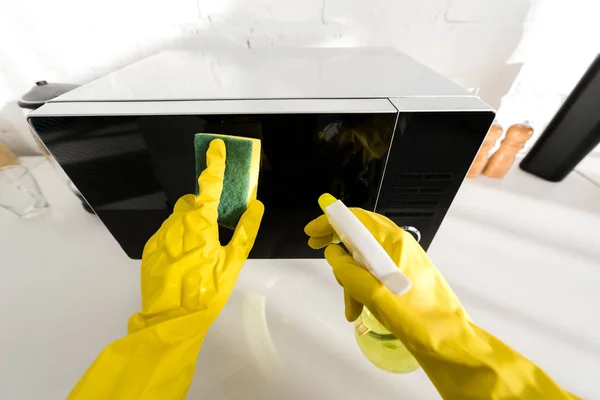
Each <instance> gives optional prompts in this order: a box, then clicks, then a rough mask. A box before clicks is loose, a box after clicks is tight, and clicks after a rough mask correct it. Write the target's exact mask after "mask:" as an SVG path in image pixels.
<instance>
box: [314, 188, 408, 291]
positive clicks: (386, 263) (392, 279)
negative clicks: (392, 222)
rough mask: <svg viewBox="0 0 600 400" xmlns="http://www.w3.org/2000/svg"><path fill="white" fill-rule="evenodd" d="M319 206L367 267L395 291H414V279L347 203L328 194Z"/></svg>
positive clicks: (343, 240)
mask: <svg viewBox="0 0 600 400" xmlns="http://www.w3.org/2000/svg"><path fill="white" fill-rule="evenodd" d="M319 205H320V206H321V209H323V212H324V213H325V215H327V219H328V220H329V224H330V225H331V227H332V228H333V230H334V231H335V233H336V235H337V236H338V237H339V239H340V241H341V242H342V243H344V245H345V246H346V248H347V249H348V250H349V251H350V254H351V255H352V258H353V259H354V261H356V262H357V263H358V264H360V265H361V266H363V267H365V268H366V269H367V270H368V271H369V272H370V273H371V274H372V275H373V276H374V277H375V278H377V279H378V280H379V281H380V282H381V283H382V284H384V285H385V286H386V287H387V288H388V289H389V290H390V291H391V292H392V293H394V294H397V295H400V294H403V293H406V292H407V291H408V290H410V288H411V286H412V283H411V281H410V279H408V277H407V276H406V275H404V274H403V273H402V272H401V271H400V270H399V269H398V267H397V266H396V264H395V263H394V261H393V260H392V259H391V258H390V256H389V255H388V254H387V253H386V251H385V249H384V248H383V247H381V245H380V244H379V242H377V240H376V239H375V237H373V235H372V234H371V232H369V230H368V229H367V228H366V227H365V226H364V225H363V224H362V222H360V220H359V219H358V218H356V216H355V215H354V214H353V213H352V211H350V210H349V209H348V207H346V206H345V205H344V203H342V202H341V201H340V200H336V199H335V197H333V196H332V195H330V194H324V195H322V196H321V197H320V198H319ZM334 239H335V238H334Z"/></svg>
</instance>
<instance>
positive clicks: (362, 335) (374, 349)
mask: <svg viewBox="0 0 600 400" xmlns="http://www.w3.org/2000/svg"><path fill="white" fill-rule="evenodd" d="M354 334H355V336H356V341H357V343H358V347H359V348H360V350H361V351H362V352H363V354H364V355H365V357H367V359H368V360H369V361H371V363H372V364H373V365H375V366H376V367H378V368H381V369H382V370H384V371H388V372H392V373H395V374H408V373H409V372H413V371H416V370H417V369H419V363H418V362H417V360H416V359H415V358H414V357H413V356H412V354H410V352H409V351H408V350H407V348H406V347H404V345H403V344H402V342H401V341H400V340H399V339H398V338H396V336H394V335H393V334H392V333H390V331H388V330H387V329H386V328H385V327H384V326H383V325H381V324H380V323H379V321H377V319H375V317H374V316H373V314H371V313H370V312H369V310H367V308H366V307H365V308H363V312H362V314H361V315H360V317H358V319H357V320H356V321H355V322H354Z"/></svg>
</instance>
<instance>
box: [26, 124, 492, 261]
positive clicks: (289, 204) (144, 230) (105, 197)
mask: <svg viewBox="0 0 600 400" xmlns="http://www.w3.org/2000/svg"><path fill="white" fill-rule="evenodd" d="M492 119H493V113H492V112H489V113H487V112H420V113H412V112H406V113H396V112H393V113H385V112H381V113H331V114H330V113H306V114H255V115H138V116H136V115H126V116H123V115H121V116H44V117H37V118H32V119H31V124H32V126H33V127H34V129H35V131H36V132H37V134H38V135H39V136H40V138H41V140H42V141H43V143H44V144H45V146H46V147H47V148H48V150H49V151H50V152H51V154H52V155H53V156H54V157H55V158H56V160H57V161H58V163H59V164H60V166H61V167H62V168H63V169H64V171H65V172H66V173H67V175H68V176H69V178H70V179H71V181H72V182H73V183H74V185H75V186H76V187H77V189H78V190H79V191H80V192H81V194H82V195H83V197H84V198H85V201H87V203H88V204H89V205H90V206H91V207H92V209H93V210H94V211H95V212H96V214H97V215H98V216H99V217H100V219H101V220H102V222H103V223H104V224H105V225H106V227H107V228H108V229H109V230H110V232H111V233H112V235H113V236H114V237H115V238H116V239H117V240H118V242H119V243H120V245H121V246H122V247H123V249H124V250H125V252H126V253H127V255H128V256H129V257H131V258H141V255H142V251H143V247H144V244H145V242H146V241H147V240H148V239H149V238H150V236H151V235H152V234H153V233H154V232H155V231H156V230H157V229H158V228H159V227H160V225H161V223H162V222H163V221H164V220H165V219H166V218H167V217H168V216H169V214H170V213H171V211H172V209H173V206H174V204H175V202H176V201H177V199H178V198H179V197H181V196H182V195H185V194H188V193H194V192H195V188H196V174H195V155H194V140H193V138H194V135H195V134H197V133H201V132H206V133H216V134H228V135H236V136H243V137H252V138H258V139H261V166H260V175H259V186H258V198H259V199H260V200H261V201H262V202H263V203H264V204H265V215H264V218H263V222H262V225H261V230H260V232H259V236H258V238H257V240H256V243H255V246H254V248H253V250H252V253H251V254H250V257H253V258H317V257H322V251H315V250H312V249H310V248H309V247H308V245H307V237H306V235H305V234H304V231H303V228H304V226H305V225H306V224H307V223H308V222H309V221H311V220H312V219H314V218H316V217H318V216H319V215H320V214H321V213H322V212H321V210H320V209H319V207H318V204H317V199H318V197H319V196H320V195H321V194H323V193H325V192H328V193H331V194H333V195H334V196H336V197H338V198H340V199H342V200H343V201H344V202H345V203H346V205H348V206H350V207H362V208H364V209H367V210H372V211H373V210H376V211H377V212H380V213H382V214H384V215H387V216H388V217H390V218H391V219H392V220H394V222H396V223H398V224H399V225H401V226H413V227H417V228H418V231H419V236H420V237H419V238H420V239H421V244H422V245H423V247H424V248H427V246H428V245H429V243H430V242H431V240H432V238H433V236H434V234H435V231H436V230H437V228H438V226H439V223H440V222H441V220H442V219H443V217H444V215H445V212H446V210H447V208H448V207H449V205H450V202H451V201H452V199H453V197H454V195H455V193H456V191H457V190H458V187H459V186H460V184H461V182H462V180H463V178H464V175H465V174H466V172H467V170H468V168H469V166H470V163H471V161H472V160H473V158H474V156H475V154H476V152H477V150H478V148H479V146H480V145H481V142H482V140H483V137H484V136H485V133H486V131H487V127H489V124H490V123H491V120H492ZM232 233H233V232H232V231H231V230H228V229H225V228H221V229H220V232H219V235H220V241H221V243H222V244H226V243H227V242H228V241H229V239H230V238H231V235H232ZM421 236H422V237H421Z"/></svg>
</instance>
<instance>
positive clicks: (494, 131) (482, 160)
mask: <svg viewBox="0 0 600 400" xmlns="http://www.w3.org/2000/svg"><path fill="white" fill-rule="evenodd" d="M502 132H503V129H502V127H501V126H500V125H498V124H494V125H492V126H491V128H490V130H489V131H488V133H487V135H486V136H485V139H483V144H482V145H481V148H480V149H479V152H478V153H477V155H476V156H475V160H473V165H471V168H470V169H469V172H468V173H467V178H477V177H478V176H479V175H480V174H481V171H483V168H484V167H485V165H486V164H487V162H488V160H489V159H490V157H489V154H490V150H491V149H492V147H494V145H495V144H496V140H498V139H500V136H502Z"/></svg>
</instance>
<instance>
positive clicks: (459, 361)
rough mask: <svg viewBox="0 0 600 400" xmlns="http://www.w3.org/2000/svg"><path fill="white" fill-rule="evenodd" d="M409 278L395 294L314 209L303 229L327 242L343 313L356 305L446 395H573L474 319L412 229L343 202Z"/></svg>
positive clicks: (312, 241) (354, 313) (319, 243)
mask: <svg viewBox="0 0 600 400" xmlns="http://www.w3.org/2000/svg"><path fill="white" fill-rule="evenodd" d="M351 210H352V212H353V213H354V214H355V215H356V216H357V217H358V219H360V221H361V222H362V223H363V224H364V225H365V226H366V227H367V229H368V230H369V231H370V232H371V233H372V234H373V235H374V236H375V238H376V239H377V241H378V242H379V243H380V244H381V245H382V246H383V247H384V249H385V250H386V251H387V253H388V254H389V255H390V257H391V258H392V259H393V260H394V262H395V263H396V265H398V266H399V268H400V269H401V270H402V272H404V274H406V275H407V276H408V277H409V278H410V279H411V280H412V284H413V286H412V289H411V290H410V291H408V292H407V293H405V294H404V295H402V296H397V295H394V294H392V293H391V292H390V291H389V290H388V289H387V288H386V287H385V286H383V285H382V284H381V283H380V282H379V281H378V280H377V279H375V277H373V275H371V274H370V273H369V272H368V271H367V270H365V269H364V268H362V267H361V266H360V265H358V264H357V263H356V262H354V260H353V259H352V257H351V256H350V255H349V254H348V253H346V251H345V250H344V249H343V248H342V247H340V246H337V245H334V244H330V243H331V239H332V233H333V230H332V228H331V226H330V225H329V223H328V221H327V217H326V216H324V215H322V216H320V217H319V218H317V219H315V220H314V221H312V222H310V223H309V224H308V225H307V226H306V228H305V232H306V234H307V235H308V236H310V238H309V241H308V243H309V245H310V246H311V247H312V248H314V249H318V248H322V247H325V246H328V247H327V249H326V250H325V258H326V259H327V261H328V262H329V264H330V265H331V266H332V267H333V273H334V275H335V277H336V279H337V280H338V282H339V283H340V284H341V285H342V286H343V288H344V298H345V303H346V318H347V319H348V321H350V322H352V321H354V320H355V319H356V318H358V316H359V315H360V313H361V311H362V307H363V305H364V306H366V307H367V308H368V309H369V310H370V311H371V312H372V313H373V314H374V315H375V317H376V318H377V319H378V320H379V321H380V322H381V323H382V324H383V325H384V326H385V327H386V328H387V329H388V330H389V331H390V332H392V333H393V334H394V335H395V336H396V337H398V339H400V340H401V341H402V343H404V345H405V346H406V347H407V348H408V349H409V350H410V352H411V353H412V354H413V356H414V357H415V358H416V359H417V361H419V364H420V365H421V367H423V370H424V371H425V372H426V373H427V375H428V376H429V379H431V381H432V382H433V384H434V385H435V387H436V388H437V390H438V391H439V393H440V394H441V395H442V397H444V398H446V399H517V398H518V399H575V398H576V397H575V396H572V395H570V394H569V393H568V392H566V391H564V390H562V389H561V388H560V387H559V386H558V385H557V384H556V383H554V381H552V379H550V378H549V377H548V376H547V375H546V374H545V373H544V372H543V371H542V370H541V369H539V368H538V367H537V366H535V365H534V364H533V363H532V362H531V361H529V360H527V359H526V358H525V357H523V356H522V355H520V354H519V353H517V352H516V351H515V350H513V349H511V348H510V347H508V346H507V345H506V344H504V343H503V342H501V341H500V340H498V339H497V338H495V337H494V336H492V335H490V334H489V333H487V332H485V331H484V330H483V329H481V328H479V327H478V326H476V325H475V324H474V323H473V322H472V321H471V319H470V318H469V316H468V315H467V313H466V312H465V310H464V308H463V307H462V305H461V304H460V302H459V300H458V298H457V297H456V295H455V294H454V292H453V291H452V289H451V288H450V286H449V285H448V283H447V282H446V281H445V280H444V278H443V277H442V275H441V274H440V272H439V271H438V270H437V268H436V267H435V266H434V265H433V263H432V262H431V260H430V259H429V257H428V256H427V254H426V253H425V251H424V250H423V249H422V247H421V246H420V245H419V244H418V243H417V242H416V240H415V239H414V238H413V236H412V235H411V234H410V233H408V232H405V231H404V230H402V229H400V228H399V227H398V226H397V225H396V224H394V223H393V222H392V221H390V220H389V219H388V218H386V217H384V216H382V215H379V214H375V213H372V212H368V211H365V210H362V209H357V208H354V209H351Z"/></svg>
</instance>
